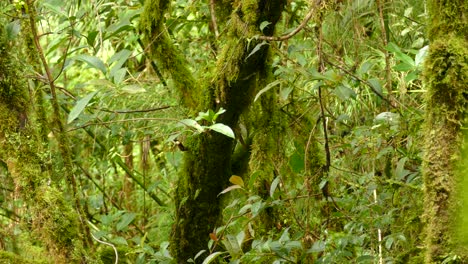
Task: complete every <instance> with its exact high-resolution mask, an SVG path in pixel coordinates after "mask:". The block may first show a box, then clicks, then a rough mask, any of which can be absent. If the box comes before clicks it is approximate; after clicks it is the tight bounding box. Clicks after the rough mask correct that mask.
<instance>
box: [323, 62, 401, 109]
mask: <svg viewBox="0 0 468 264" xmlns="http://www.w3.org/2000/svg"><path fill="white" fill-rule="evenodd" d="M323 58H324V61H325V62H326V63H328V64H330V65H331V66H333V67H335V68H338V69H340V70H342V71H344V72H345V73H346V74H348V75H349V76H351V77H353V78H354V79H356V80H358V81H359V82H361V83H364V84H365V85H367V86H368V87H369V88H370V89H371V90H372V92H374V93H375V94H376V95H377V96H378V97H380V98H381V99H382V100H384V101H385V102H386V103H388V104H389V105H390V106H391V107H393V108H396V107H395V106H394V105H393V104H392V102H390V100H388V99H387V98H386V97H385V96H384V95H383V94H381V93H380V92H379V91H377V90H376V89H375V88H374V86H372V84H371V83H369V82H368V81H366V80H363V79H362V78H360V77H359V76H357V75H356V74H354V73H352V72H351V71H350V70H348V69H346V68H344V67H342V66H340V65H338V64H335V63H333V62H331V61H330V60H328V59H327V58H326V57H325V56H324V57H323Z"/></svg>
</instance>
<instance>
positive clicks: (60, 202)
mask: <svg viewBox="0 0 468 264" xmlns="http://www.w3.org/2000/svg"><path fill="white" fill-rule="evenodd" d="M0 20H1V18H0ZM2 22H4V21H2ZM2 25H3V23H2ZM16 44H18V43H15V41H14V40H11V39H10V40H8V39H7V38H6V32H5V31H4V27H0V120H1V122H0V146H1V147H0V160H1V161H2V162H3V163H5V164H6V165H7V169H8V172H9V174H10V175H11V177H12V178H13V180H14V183H15V185H16V186H17V187H16V188H17V189H18V190H20V193H21V198H22V199H23V201H24V202H25V204H26V205H27V206H28V209H29V210H28V214H27V215H24V217H25V219H28V218H29V217H30V219H31V222H30V225H29V227H31V228H32V231H33V234H34V235H35V237H36V238H38V239H39V240H40V241H41V242H42V244H43V246H44V247H45V248H46V249H47V251H48V253H49V259H50V260H51V261H52V262H54V263H73V262H80V261H83V260H85V258H84V257H83V256H84V251H83V246H82V243H81V241H82V237H81V234H80V231H79V228H78V226H79V220H78V219H79V218H78V215H77V214H76V212H75V211H74V210H73V208H72V207H71V206H70V205H69V204H68V203H67V202H66V200H65V198H64V196H63V193H61V191H59V189H58V188H57V187H56V186H54V185H53V184H52V185H51V184H50V182H49V181H50V178H49V177H48V174H47V173H45V172H44V170H45V169H44V168H43V164H44V160H42V158H41V153H40V149H41V146H39V145H40V144H38V141H39V142H40V140H38V138H39V137H38V135H37V133H36V131H35V129H34V124H32V123H31V121H30V119H29V117H30V116H31V107H30V106H31V102H30V100H29V97H28V90H27V86H26V82H25V79H23V77H22V76H24V73H22V72H20V71H19V69H20V68H21V67H20V66H19V64H18V62H17V60H18V58H19V55H20V54H18V53H17V52H14V50H17V49H15V48H14V47H15V46H14V45H16ZM38 151H39V152H38ZM42 156H43V155H42Z"/></svg>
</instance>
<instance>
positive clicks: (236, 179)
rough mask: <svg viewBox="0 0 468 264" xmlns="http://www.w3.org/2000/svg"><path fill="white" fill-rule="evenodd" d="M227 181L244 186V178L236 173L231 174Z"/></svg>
mask: <svg viewBox="0 0 468 264" xmlns="http://www.w3.org/2000/svg"><path fill="white" fill-rule="evenodd" d="M229 182H231V183H232V184H237V185H239V186H242V187H244V180H242V178H241V177H239V176H237V175H232V176H231V178H229Z"/></svg>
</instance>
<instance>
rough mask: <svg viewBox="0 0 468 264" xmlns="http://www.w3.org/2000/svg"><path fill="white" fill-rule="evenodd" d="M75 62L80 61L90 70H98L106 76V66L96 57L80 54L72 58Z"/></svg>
mask: <svg viewBox="0 0 468 264" xmlns="http://www.w3.org/2000/svg"><path fill="white" fill-rule="evenodd" d="M74 59H75V60H78V61H82V62H85V63H87V64H88V65H89V66H90V67H91V68H95V69H98V70H100V71H101V72H102V73H104V74H106V72H107V67H106V65H105V64H104V62H102V60H101V59H99V58H98V57H96V56H90V55H85V54H81V55H77V56H75V57H74Z"/></svg>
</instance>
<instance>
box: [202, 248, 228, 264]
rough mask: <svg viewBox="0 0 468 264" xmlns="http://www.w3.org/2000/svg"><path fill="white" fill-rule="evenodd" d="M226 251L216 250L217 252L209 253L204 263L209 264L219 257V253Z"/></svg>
mask: <svg viewBox="0 0 468 264" xmlns="http://www.w3.org/2000/svg"><path fill="white" fill-rule="evenodd" d="M224 253H225V252H222V251H218V252H215V253H212V254H211V255H209V256H208V257H207V258H206V259H205V260H203V263H202V264H209V263H211V262H213V260H215V259H216V258H217V257H219V255H222V254H224Z"/></svg>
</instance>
